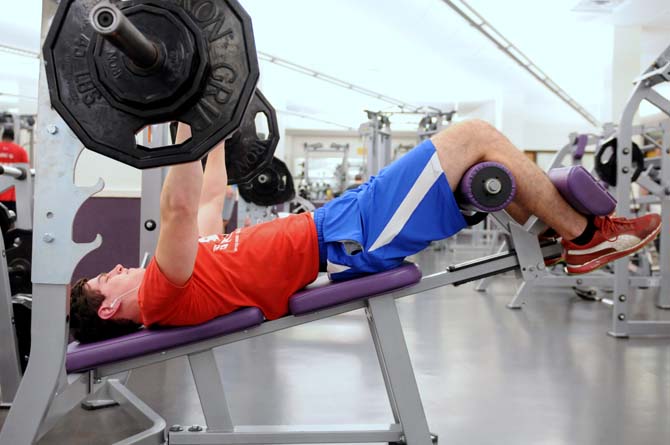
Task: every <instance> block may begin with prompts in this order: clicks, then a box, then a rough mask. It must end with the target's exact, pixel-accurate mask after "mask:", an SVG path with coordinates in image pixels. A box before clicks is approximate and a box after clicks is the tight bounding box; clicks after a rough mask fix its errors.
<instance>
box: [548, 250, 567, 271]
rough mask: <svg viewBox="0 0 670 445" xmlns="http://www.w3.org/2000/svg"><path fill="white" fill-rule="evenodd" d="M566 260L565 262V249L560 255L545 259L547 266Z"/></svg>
mask: <svg viewBox="0 0 670 445" xmlns="http://www.w3.org/2000/svg"><path fill="white" fill-rule="evenodd" d="M564 262H565V250H564V251H563V252H562V253H561V255H560V256H557V257H556V258H545V259H544V265H545V267H551V266H555V265H557V264H558V263H564Z"/></svg>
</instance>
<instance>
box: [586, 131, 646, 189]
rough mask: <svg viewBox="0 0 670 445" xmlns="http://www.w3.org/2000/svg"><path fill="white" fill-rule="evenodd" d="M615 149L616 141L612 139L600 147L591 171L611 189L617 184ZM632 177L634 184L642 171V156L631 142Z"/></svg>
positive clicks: (638, 148) (616, 146)
mask: <svg viewBox="0 0 670 445" xmlns="http://www.w3.org/2000/svg"><path fill="white" fill-rule="evenodd" d="M617 149H618V139H617V138H612V139H610V140H608V141H607V142H605V143H604V144H603V145H601V146H600V148H599V149H598V151H597V152H596V155H595V160H594V165H593V169H594V170H595V172H596V173H597V174H598V176H599V177H600V179H602V180H603V181H605V182H606V183H607V184H609V185H611V186H612V187H616V184H617V180H616V178H617ZM631 164H632V167H633V175H632V176H631V181H632V182H634V181H636V180H637V178H638V177H639V176H640V174H641V173H642V170H644V154H642V150H640V147H639V146H638V145H637V144H636V143H635V142H633V158H632V160H631Z"/></svg>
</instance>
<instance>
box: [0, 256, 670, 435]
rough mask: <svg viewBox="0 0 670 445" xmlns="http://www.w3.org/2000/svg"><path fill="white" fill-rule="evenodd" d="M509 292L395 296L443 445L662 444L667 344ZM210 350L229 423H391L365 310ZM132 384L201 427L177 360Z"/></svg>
mask: <svg viewBox="0 0 670 445" xmlns="http://www.w3.org/2000/svg"><path fill="white" fill-rule="evenodd" d="M417 261H418V262H419V263H420V264H421V266H422V269H423V270H424V273H430V272H433V271H436V270H437V269H438V268H441V267H442V266H443V265H446V264H449V262H450V260H449V259H447V258H445V253H444V252H433V251H428V252H425V253H423V254H421V255H419V257H418V258H417ZM513 291H514V280H513V279H512V278H511V276H507V277H501V278H499V279H497V280H496V281H495V282H494V285H493V287H492V289H491V291H490V292H489V293H488V294H483V293H478V292H476V291H474V290H473V286H472V285H471V284H469V285H465V286H462V287H458V288H453V287H448V288H441V289H437V290H435V291H432V292H427V293H425V294H421V295H416V296H412V297H408V298H405V299H403V300H400V301H399V302H398V309H399V312H400V317H401V320H402V323H403V327H404V331H405V336H406V339H407V343H408V346H409V350H410V354H411V356H412V360H413V363H414V369H415V372H416V377H417V381H418V384H419V388H420V391H421V394H422V397H423V402H424V407H425V410H426V414H427V416H428V421H429V424H430V426H431V430H432V431H433V432H434V433H436V434H438V435H439V436H440V444H442V445H446V444H476V445H486V444H496V445H498V444H509V443H521V444H549V445H560V444H566V445H567V444H569V445H581V444H607V445H617V444H621V445H623V444H639V445H646V444H649V445H660V444H668V443H670V422H668V419H669V416H670V340H668V339H631V340H617V339H613V338H611V337H608V336H607V335H606V334H605V332H606V330H607V327H608V323H609V319H610V308H609V307H607V306H605V305H603V304H599V303H593V302H586V301H582V300H580V299H578V298H577V297H575V296H574V295H571V294H570V293H569V292H567V293H566V292H565V291H563V292H559V291H551V292H544V293H543V294H541V295H536V296H535V297H534V298H533V299H531V300H529V302H528V304H527V306H526V307H525V308H524V309H523V310H521V311H511V310H508V309H506V308H505V303H507V301H508V300H509V298H510V296H511V295H512V293H513ZM636 312H638V313H651V312H652V309H651V298H650V297H648V296H647V297H644V296H642V297H640V299H639V302H638V303H637V305H636ZM653 316H654V317H656V318H658V317H659V316H658V315H656V314H654V315H653ZM660 318H670V314H668V313H664V314H661V315H660ZM216 356H217V359H218V361H219V366H220V369H221V371H222V374H223V376H224V382H225V385H226V388H227V390H228V391H229V402H230V404H231V409H232V414H233V418H234V420H235V422H236V423H238V424H253V423H256V424H284V423H295V424H326V423H389V422H391V421H392V418H391V412H390V409H389V408H388V406H387V400H386V397H385V392H384V385H383V382H382V379H381V375H380V373H379V371H378V369H377V361H376V356H375V353H374V350H373V346H372V342H371V340H370V338H369V332H368V329H367V324H366V322H365V319H364V314H363V312H362V311H357V312H354V313H350V314H345V315H341V316H338V317H335V318H332V319H329V320H323V321H320V322H315V323H312V324H309V325H306V326H301V327H297V328H293V329H291V330H288V331H285V332H281V333H277V334H274V335H269V336H265V337H262V338H256V339H252V340H248V341H246V342H243V343H239V344H234V345H230V346H226V347H223V348H220V349H219V350H217V352H216ZM129 386H130V388H131V389H132V390H133V391H134V392H136V394H138V395H139V396H140V397H141V398H142V399H143V400H144V401H145V402H147V403H148V404H149V405H150V406H151V407H152V408H154V409H155V410H156V411H158V413H159V414H161V415H162V416H164V417H165V418H166V420H167V422H168V424H173V423H180V424H184V425H190V424H194V423H200V424H203V423H204V419H203V415H202V412H201V410H200V407H199V403H198V400H197V395H196V393H195V387H194V384H193V381H192V379H191V375H190V371H189V368H188V364H187V362H186V360H185V359H183V358H182V359H176V360H172V361H170V362H167V363H163V364H159V365H154V366H150V367H147V368H144V369H140V370H138V371H136V372H134V373H133V375H132V377H131V380H130V385H129ZM5 415H6V414H5V413H0V422H1V421H2V420H3V419H4V416H5ZM141 427H142V425H140V424H138V423H137V421H136V420H135V419H133V418H132V417H131V416H130V415H129V414H128V413H126V412H124V411H123V410H122V409H120V408H112V409H107V410H101V411H94V412H86V411H83V410H79V409H77V410H75V411H73V412H72V413H70V415H68V416H67V417H66V418H65V419H63V420H62V421H61V422H60V423H59V424H58V425H57V426H56V428H54V430H52V431H51V432H50V433H49V434H48V435H47V436H46V437H45V438H44V439H43V440H42V441H41V442H40V443H41V444H72V445H76V444H107V443H113V442H114V441H115V440H118V439H120V438H123V437H125V436H127V435H130V434H132V433H135V432H138V431H139V430H140V429H141Z"/></svg>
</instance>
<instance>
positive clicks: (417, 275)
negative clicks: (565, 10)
mask: <svg viewBox="0 0 670 445" xmlns="http://www.w3.org/2000/svg"><path fill="white" fill-rule="evenodd" d="M420 280H421V270H419V268H418V267H417V266H416V265H414V264H411V263H406V264H403V265H402V266H400V267H398V268H395V269H391V270H387V271H385V272H380V273H377V274H374V275H368V276H365V277H362V278H357V279H355V280H350V281H339V282H335V283H331V282H325V283H324V284H318V285H313V286H310V287H308V288H307V289H305V290H303V291H300V292H298V293H296V294H295V295H293V296H292V297H291V298H290V299H289V309H290V310H291V313H292V314H293V315H301V314H305V313H307V312H314V311H316V310H319V309H323V308H326V307H330V306H335V305H338V304H342V303H346V302H349V301H352V300H357V299H359V298H365V297H370V296H373V295H376V294H380V293H382V292H387V291H390V290H394V289H398V288H401V287H404V286H408V285H410V284H414V283H416V282H418V281H420Z"/></svg>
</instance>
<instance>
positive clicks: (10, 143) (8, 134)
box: [0, 127, 29, 212]
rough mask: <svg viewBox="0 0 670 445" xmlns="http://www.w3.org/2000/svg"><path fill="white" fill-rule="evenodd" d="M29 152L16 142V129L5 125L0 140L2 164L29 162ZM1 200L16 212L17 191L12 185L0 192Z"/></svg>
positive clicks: (0, 161) (0, 159)
mask: <svg viewBox="0 0 670 445" xmlns="http://www.w3.org/2000/svg"><path fill="white" fill-rule="evenodd" d="M28 162H29V161H28V152H27V151H26V150H25V149H24V148H23V147H21V146H20V145H18V144H16V143H14V129H13V128H11V127H5V129H4V131H3V132H2V141H0V164H17V163H24V164H25V163H28ZM0 202H2V204H4V205H5V207H7V208H8V209H9V210H12V211H14V212H16V191H15V190H14V187H11V188H9V189H7V190H5V191H4V192H2V193H0Z"/></svg>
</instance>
